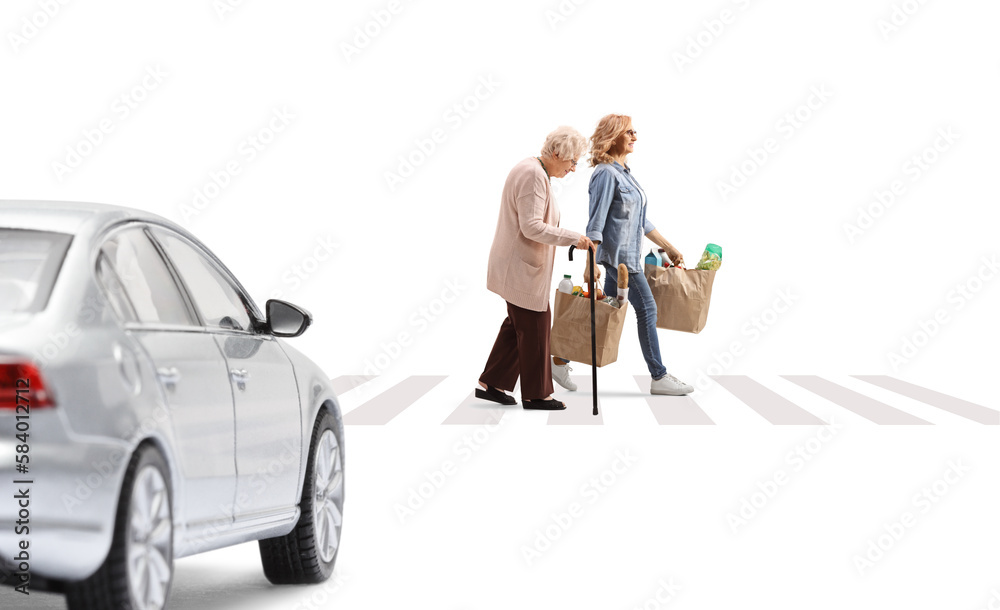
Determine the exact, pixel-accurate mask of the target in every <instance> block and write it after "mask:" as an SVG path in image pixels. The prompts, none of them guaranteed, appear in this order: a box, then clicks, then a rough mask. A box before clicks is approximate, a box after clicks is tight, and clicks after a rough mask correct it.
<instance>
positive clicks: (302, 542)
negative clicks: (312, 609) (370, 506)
mask: <svg viewBox="0 0 1000 610" xmlns="http://www.w3.org/2000/svg"><path fill="white" fill-rule="evenodd" d="M343 464H344V452H343V447H342V445H341V443H340V439H338V438H337V431H336V425H335V420H334V418H333V415H331V414H330V412H329V411H327V410H326V409H321V410H320V413H319V416H318V417H317V418H316V423H315V425H313V432H312V437H311V440H310V445H309V462H308V463H307V465H306V475H305V482H304V483H303V485H302V500H301V502H300V504H299V507H300V509H301V514H300V515H299V522H298V523H297V524H296V525H295V529H293V530H292V531H291V532H289V533H288V534H287V535H285V536H279V537H277V538H268V539H266V540H261V541H259V545H260V559H261V563H263V565H264V575H265V576H266V577H267V579H268V580H269V581H271V583H273V584H276V585H299V584H315V583H320V582H324V581H325V580H326V579H328V578H329V577H330V575H331V574H332V573H333V565H334V563H336V561H337V555H338V553H339V551H340V530H341V525H342V522H343V517H342V516H343V509H344V467H343Z"/></svg>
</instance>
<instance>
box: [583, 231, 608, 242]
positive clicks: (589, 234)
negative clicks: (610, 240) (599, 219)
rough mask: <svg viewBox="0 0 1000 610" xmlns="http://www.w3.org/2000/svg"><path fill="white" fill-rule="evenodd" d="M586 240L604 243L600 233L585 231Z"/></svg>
mask: <svg viewBox="0 0 1000 610" xmlns="http://www.w3.org/2000/svg"><path fill="white" fill-rule="evenodd" d="M587 238H588V239H589V240H590V241H593V242H598V241H604V235H603V234H602V233H601V232H600V231H587Z"/></svg>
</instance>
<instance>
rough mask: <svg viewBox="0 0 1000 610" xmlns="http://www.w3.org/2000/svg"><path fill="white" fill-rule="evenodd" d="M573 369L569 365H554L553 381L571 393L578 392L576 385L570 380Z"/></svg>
mask: <svg viewBox="0 0 1000 610" xmlns="http://www.w3.org/2000/svg"><path fill="white" fill-rule="evenodd" d="M572 370H573V369H571V368H569V365H568V364H556V363H555V362H553V363H552V381H555V382H556V383H558V384H559V385H561V386H562V387H564V388H566V389H567V390H569V391H570V392H575V391H576V384H575V383H573V380H572V379H570V378H569V372H570V371H572Z"/></svg>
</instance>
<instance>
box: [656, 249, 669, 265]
mask: <svg viewBox="0 0 1000 610" xmlns="http://www.w3.org/2000/svg"><path fill="white" fill-rule="evenodd" d="M658 254H659V256H660V266H661V267H669V266H670V257H669V256H667V251H666V250H664V249H663V248H660V250H659V252H658Z"/></svg>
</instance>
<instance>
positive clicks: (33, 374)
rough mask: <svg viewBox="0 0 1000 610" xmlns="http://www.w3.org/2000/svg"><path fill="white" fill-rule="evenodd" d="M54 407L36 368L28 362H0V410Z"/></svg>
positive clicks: (53, 402) (54, 404)
mask: <svg viewBox="0 0 1000 610" xmlns="http://www.w3.org/2000/svg"><path fill="white" fill-rule="evenodd" d="M54 406H56V403H55V401H54V400H53V398H52V395H51V393H50V392H49V389H48V388H47V387H46V386H45V381H43V380H42V374H41V372H39V370H38V367H36V366H35V365H34V364H31V363H30V362H0V410H15V409H17V408H18V407H29V408H33V409H42V408H45V407H54Z"/></svg>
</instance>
